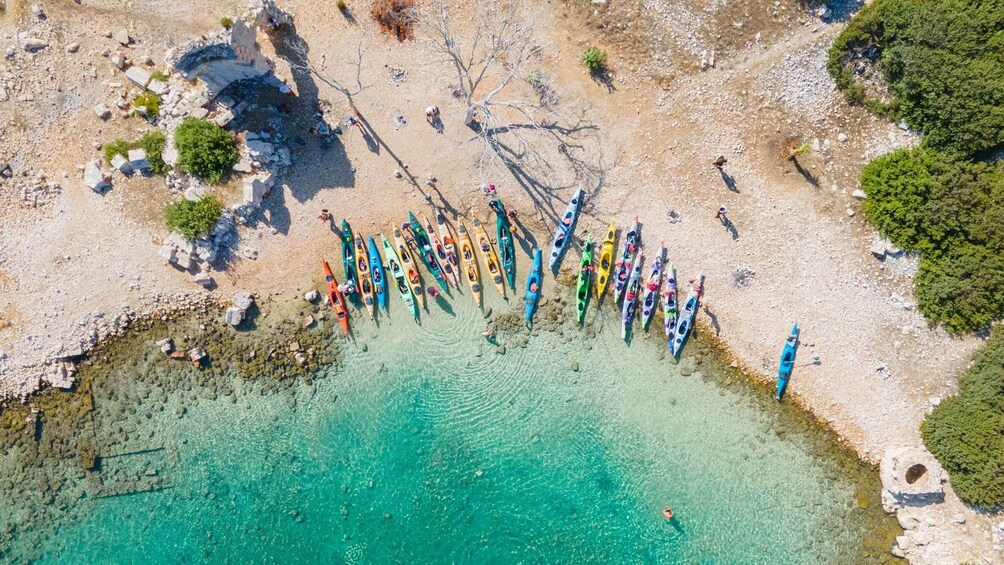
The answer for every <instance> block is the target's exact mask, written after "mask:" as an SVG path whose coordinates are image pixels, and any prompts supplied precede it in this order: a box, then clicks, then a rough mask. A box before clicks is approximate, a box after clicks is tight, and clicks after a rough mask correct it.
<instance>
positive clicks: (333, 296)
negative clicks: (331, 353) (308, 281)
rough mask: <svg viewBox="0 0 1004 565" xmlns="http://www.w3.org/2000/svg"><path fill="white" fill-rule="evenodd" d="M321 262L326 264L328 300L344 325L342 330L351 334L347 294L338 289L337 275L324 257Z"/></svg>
mask: <svg viewBox="0 0 1004 565" xmlns="http://www.w3.org/2000/svg"><path fill="white" fill-rule="evenodd" d="M321 263H323V264H324V282H325V283H327V285H328V302H330V303H331V309H332V310H334V311H335V317H336V318H338V323H339V324H341V325H342V331H343V332H345V335H346V336H347V335H349V311H348V309H347V308H346V307H345V296H343V295H342V291H340V290H338V281H337V280H335V275H334V273H332V272H331V267H329V266H328V262H327V261H325V260H323V259H322V260H321Z"/></svg>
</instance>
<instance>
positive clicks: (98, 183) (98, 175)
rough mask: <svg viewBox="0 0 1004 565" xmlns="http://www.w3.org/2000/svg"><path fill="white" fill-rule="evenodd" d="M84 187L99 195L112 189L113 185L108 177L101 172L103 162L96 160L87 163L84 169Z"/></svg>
mask: <svg viewBox="0 0 1004 565" xmlns="http://www.w3.org/2000/svg"><path fill="white" fill-rule="evenodd" d="M84 186H86V187H87V188H89V189H91V190H93V191H94V192H97V193H98V194H102V193H104V192H105V191H106V190H108V189H110V188H111V187H112V185H111V183H110V182H108V177H106V176H105V173H104V171H102V170H101V161H98V160H97V159H95V160H93V161H90V162H88V163H87V166H86V167H85V168H84Z"/></svg>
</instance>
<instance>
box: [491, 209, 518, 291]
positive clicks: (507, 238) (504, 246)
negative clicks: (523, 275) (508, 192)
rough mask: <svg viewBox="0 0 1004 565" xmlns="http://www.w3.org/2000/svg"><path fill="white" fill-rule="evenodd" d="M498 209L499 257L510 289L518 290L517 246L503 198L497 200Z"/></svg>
mask: <svg viewBox="0 0 1004 565" xmlns="http://www.w3.org/2000/svg"><path fill="white" fill-rule="evenodd" d="M495 204H496V205H497V206H498V209H497V210H496V211H495V229H496V231H497V232H498V237H499V239H498V244H499V257H501V258H502V270H503V271H505V278H506V280H508V281H509V288H511V289H513V290H514V291H515V290H516V246H515V245H514V244H513V242H512V232H511V231H509V227H510V226H509V216H508V215H507V214H506V211H505V205H504V204H502V199H501V198H496V199H495Z"/></svg>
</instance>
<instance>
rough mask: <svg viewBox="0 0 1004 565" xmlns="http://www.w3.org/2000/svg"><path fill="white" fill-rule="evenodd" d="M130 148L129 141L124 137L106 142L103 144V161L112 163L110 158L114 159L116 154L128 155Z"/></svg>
mask: <svg viewBox="0 0 1004 565" xmlns="http://www.w3.org/2000/svg"><path fill="white" fill-rule="evenodd" d="M130 149H132V147H130V146H129V143H128V142H126V140H124V139H116V140H115V141H113V142H111V143H106V144H105V146H104V153H105V161H107V162H108V164H109V165H110V164H111V163H112V159H114V158H115V156H116V155H121V156H123V157H128V156H129V150H130Z"/></svg>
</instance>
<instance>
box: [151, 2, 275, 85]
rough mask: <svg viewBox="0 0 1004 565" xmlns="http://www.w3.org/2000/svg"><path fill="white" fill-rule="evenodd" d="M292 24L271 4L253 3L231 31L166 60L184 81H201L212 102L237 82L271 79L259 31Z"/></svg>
mask: <svg viewBox="0 0 1004 565" xmlns="http://www.w3.org/2000/svg"><path fill="white" fill-rule="evenodd" d="M292 22H293V17H292V16H291V15H290V14H289V13H288V12H286V11H285V10H281V9H279V8H277V7H276V5H275V2H273V1H272V0H252V1H251V2H250V4H249V5H248V11H247V12H245V14H244V15H243V16H242V17H240V18H238V19H237V20H235V21H234V23H233V25H232V26H231V27H230V29H229V30H224V31H222V32H219V33H217V34H213V35H210V36H206V37H203V38H200V39H199V40H196V41H192V42H189V43H187V44H185V45H183V46H181V47H178V48H176V49H172V50H171V51H169V52H168V54H167V57H166V58H165V60H166V62H167V65H168V66H169V67H171V68H172V69H174V70H176V71H178V72H179V73H180V74H181V76H182V77H184V78H185V80H189V81H191V80H195V79H199V80H201V81H202V82H203V83H204V84H205V86H206V94H207V95H208V98H209V100H212V99H214V98H216V97H217V96H218V95H219V94H220V93H221V92H223V91H224V90H225V89H226V88H227V87H228V86H230V85H231V84H233V83H235V82H237V81H240V80H248V79H256V78H262V77H267V76H270V75H271V73H272V68H273V67H272V62H271V61H269V60H268V58H267V57H265V56H264V55H263V54H262V52H261V49H260V48H259V47H258V37H257V36H258V33H257V31H258V28H259V27H263V28H265V29H266V30H268V31H271V30H276V29H278V28H279V27H281V26H283V25H288V24H291V23H292Z"/></svg>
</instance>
